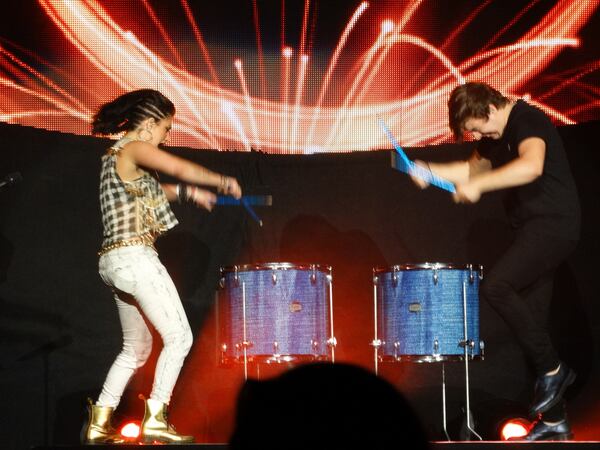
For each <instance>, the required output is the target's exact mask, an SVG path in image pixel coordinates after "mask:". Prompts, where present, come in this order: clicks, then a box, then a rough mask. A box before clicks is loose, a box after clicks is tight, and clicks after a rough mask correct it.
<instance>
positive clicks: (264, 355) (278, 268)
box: [217, 263, 331, 363]
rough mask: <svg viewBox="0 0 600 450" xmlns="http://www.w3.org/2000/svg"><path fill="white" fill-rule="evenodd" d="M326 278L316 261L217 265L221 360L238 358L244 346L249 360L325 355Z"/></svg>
mask: <svg viewBox="0 0 600 450" xmlns="http://www.w3.org/2000/svg"><path fill="white" fill-rule="evenodd" d="M330 283H331V269H330V268H329V267H327V266H320V265H316V264H312V265H310V264H309V265H299V264H298V265H296V264H291V263H269V264H262V265H259V266H241V268H236V267H233V268H225V269H222V271H221V281H220V289H219V292H218V295H217V314H218V316H217V320H218V324H219V325H218V330H219V336H218V339H219V341H218V342H219V343H220V355H221V361H222V362H223V363H228V362H242V361H243V360H244V348H245V350H246V352H245V358H247V360H248V361H251V362H253V361H254V362H280V361H298V360H309V361H310V360H327V359H329V348H328V345H327V343H328V339H329V326H330V310H329V307H330V302H329V285H330ZM244 293H245V298H244ZM244 331H245V334H244ZM244 343H246V344H244Z"/></svg>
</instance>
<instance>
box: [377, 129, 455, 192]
mask: <svg viewBox="0 0 600 450" xmlns="http://www.w3.org/2000/svg"><path fill="white" fill-rule="evenodd" d="M379 125H381V128H383V131H385V134H386V135H387V137H388V139H389V140H390V142H391V143H392V145H393V146H394V149H395V150H396V154H397V156H398V157H399V158H400V161H398V159H397V158H396V159H394V160H393V165H392V167H394V169H396V170H400V171H402V172H404V173H407V174H409V175H414V176H415V177H417V178H421V179H422V180H424V181H426V182H427V183H429V184H431V185H433V186H437V187H439V188H440V189H444V190H445V191H448V192H452V193H455V192H456V187H455V186H454V183H452V182H450V181H448V180H445V179H444V178H440V177H438V176H437V175H434V174H433V173H432V172H431V170H428V169H426V168H424V167H421V166H420V165H418V164H415V163H414V161H411V160H410V159H408V156H406V153H404V150H402V147H400V144H399V143H398V141H396V138H395V137H394V135H393V134H392V132H391V131H390V129H389V128H388V127H387V126H386V124H385V122H384V121H383V119H381V118H379Z"/></svg>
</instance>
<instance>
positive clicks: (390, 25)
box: [381, 19, 395, 34]
mask: <svg viewBox="0 0 600 450" xmlns="http://www.w3.org/2000/svg"><path fill="white" fill-rule="evenodd" d="M394 26H395V25H394V21H393V20H389V19H387V20H384V21H383V22H381V33H382V34H388V33H391V32H392V31H394Z"/></svg>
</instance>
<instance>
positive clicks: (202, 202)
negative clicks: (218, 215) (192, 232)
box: [187, 186, 217, 211]
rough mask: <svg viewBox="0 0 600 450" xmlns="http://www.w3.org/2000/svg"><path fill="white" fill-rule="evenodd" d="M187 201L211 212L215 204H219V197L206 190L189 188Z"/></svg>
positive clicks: (195, 187) (196, 187) (194, 187)
mask: <svg viewBox="0 0 600 450" xmlns="http://www.w3.org/2000/svg"><path fill="white" fill-rule="evenodd" d="M187 190H188V191H187V199H188V201H189V202H192V203H194V204H195V205H196V206H199V207H201V208H204V209H207V210H208V211H211V210H212V209H213V206H215V203H217V196H216V195H215V194H214V193H213V192H211V191H207V190H206V189H201V188H199V187H198V186H187Z"/></svg>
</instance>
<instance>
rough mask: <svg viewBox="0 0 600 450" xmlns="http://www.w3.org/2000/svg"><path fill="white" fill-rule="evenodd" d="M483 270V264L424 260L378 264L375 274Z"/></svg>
mask: <svg viewBox="0 0 600 450" xmlns="http://www.w3.org/2000/svg"><path fill="white" fill-rule="evenodd" d="M454 269H460V270H471V269H472V270H483V265H482V264H455V263H439V262H424V263H409V264H395V265H393V266H387V267H382V266H377V267H374V268H373V273H374V274H380V273H388V272H400V271H405V270H454Z"/></svg>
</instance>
